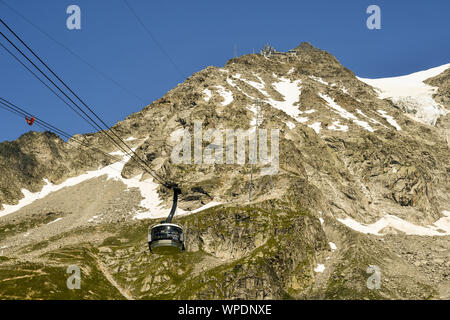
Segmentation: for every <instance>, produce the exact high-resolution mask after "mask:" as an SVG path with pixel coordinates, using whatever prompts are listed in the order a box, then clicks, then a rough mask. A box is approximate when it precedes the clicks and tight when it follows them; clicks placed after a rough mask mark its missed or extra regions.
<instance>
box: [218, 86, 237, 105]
mask: <svg viewBox="0 0 450 320" xmlns="http://www.w3.org/2000/svg"><path fill="white" fill-rule="evenodd" d="M216 88H217V92H218V93H219V94H220V96H221V97H222V98H223V101H222V106H227V105H229V104H230V103H231V102H233V93H232V92H231V91H229V90H227V89H225V88H224V87H223V86H221V85H218V86H216Z"/></svg>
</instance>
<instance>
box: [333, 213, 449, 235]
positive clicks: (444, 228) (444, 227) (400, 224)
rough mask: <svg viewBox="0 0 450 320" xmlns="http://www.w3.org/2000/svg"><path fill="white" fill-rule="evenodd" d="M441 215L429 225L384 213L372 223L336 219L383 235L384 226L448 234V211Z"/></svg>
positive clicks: (402, 230)
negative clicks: (421, 224)
mask: <svg viewBox="0 0 450 320" xmlns="http://www.w3.org/2000/svg"><path fill="white" fill-rule="evenodd" d="M443 215H444V216H443V217H442V218H440V219H439V220H437V221H436V222H435V223H434V224H433V225H431V226H425V227H424V226H418V225H415V224H413V223H411V222H408V221H406V220H403V219H401V218H399V217H397V216H394V215H390V214H388V215H386V216H384V217H382V218H381V219H379V220H378V221H377V222H375V223H372V224H362V223H360V222H358V221H356V220H354V219H352V218H349V217H347V218H345V219H338V220H339V221H340V222H341V223H343V224H345V225H346V226H347V227H349V228H351V229H353V230H355V231H358V232H361V233H365V234H373V235H376V236H382V235H384V234H383V233H382V232H381V231H382V230H383V229H384V228H386V227H391V228H394V229H396V230H398V231H400V232H404V233H405V234H407V235H419V236H448V235H450V212H449V211H443Z"/></svg>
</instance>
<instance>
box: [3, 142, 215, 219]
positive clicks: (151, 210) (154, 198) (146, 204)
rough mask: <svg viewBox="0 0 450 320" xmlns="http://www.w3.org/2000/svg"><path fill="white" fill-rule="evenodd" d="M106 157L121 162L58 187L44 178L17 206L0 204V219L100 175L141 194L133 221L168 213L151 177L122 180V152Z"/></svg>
mask: <svg viewBox="0 0 450 320" xmlns="http://www.w3.org/2000/svg"><path fill="white" fill-rule="evenodd" d="M110 154H114V155H116V156H122V157H123V161H121V162H116V163H113V164H111V165H109V166H106V167H103V168H99V169H98V170H94V171H88V172H86V173H85V174H82V175H79V176H77V177H73V178H69V179H67V180H66V181H64V182H63V183H60V184H57V185H55V184H53V183H51V182H49V181H48V180H47V179H44V182H45V185H44V186H43V188H42V190H41V191H39V192H35V193H32V192H30V191H28V190H26V189H22V193H23V195H24V197H23V198H22V199H21V200H19V203H18V204H16V205H3V207H4V209H3V210H1V211H0V217H2V216H6V215H8V214H11V213H14V212H16V211H18V210H20V209H22V208H24V207H25V206H28V205H30V204H32V203H33V202H34V201H36V200H39V199H42V198H44V197H46V196H47V195H49V194H51V193H52V192H56V191H58V190H61V189H63V188H66V187H72V186H75V185H77V184H79V183H82V182H84V181H88V180H90V179H94V178H99V177H101V176H105V175H106V177H107V179H108V180H110V179H113V180H115V181H121V182H122V183H124V184H125V185H126V186H127V187H128V188H138V189H139V191H140V192H141V195H142V197H143V198H144V199H143V200H142V201H141V203H140V206H141V207H142V208H143V210H141V211H138V212H136V215H135V217H134V218H136V219H147V218H151V219H154V218H162V217H166V216H167V215H168V214H169V212H170V208H165V207H163V206H162V205H161V204H162V200H161V199H160V198H159V195H158V192H157V188H158V186H159V185H158V184H157V183H155V182H154V181H153V178H149V179H146V180H142V174H141V175H138V176H136V177H133V178H130V179H125V178H123V177H122V173H121V172H122V170H123V167H124V166H125V163H126V160H127V159H128V156H127V155H124V153H123V152H120V151H117V152H112V153H110ZM220 204H221V203H219V202H209V203H207V204H206V205H204V206H203V207H200V208H198V209H196V210H193V211H184V210H182V209H177V215H185V214H191V213H196V212H200V211H202V210H204V209H207V208H210V207H213V206H216V205H220ZM61 219H62V218H58V219H56V220H54V221H52V222H50V223H54V222H57V221H59V220H61Z"/></svg>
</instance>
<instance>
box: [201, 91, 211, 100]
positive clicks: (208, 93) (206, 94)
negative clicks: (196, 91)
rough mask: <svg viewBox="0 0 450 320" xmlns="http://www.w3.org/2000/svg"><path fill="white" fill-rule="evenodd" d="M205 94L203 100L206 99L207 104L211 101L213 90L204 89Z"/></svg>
mask: <svg viewBox="0 0 450 320" xmlns="http://www.w3.org/2000/svg"><path fill="white" fill-rule="evenodd" d="M203 94H204V95H205V97H203V99H204V100H205V101H206V102H208V101H209V100H210V99H211V97H212V92H211V90H209V89H204V90H203Z"/></svg>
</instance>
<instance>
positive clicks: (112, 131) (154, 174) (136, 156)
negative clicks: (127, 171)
mask: <svg viewBox="0 0 450 320" xmlns="http://www.w3.org/2000/svg"><path fill="white" fill-rule="evenodd" d="M0 23H2V24H3V25H4V26H6V27H7V28H8V30H10V32H11V33H12V34H13V35H14V36H15V37H16V38H17V39H19V41H20V42H21V43H22V44H23V45H24V46H25V47H26V48H27V49H28V50H29V51H30V52H31V53H32V54H33V55H34V56H35V57H36V58H37V59H38V60H39V61H40V62H41V63H42V64H43V65H44V66H45V67H46V68H47V69H48V70H49V71H50V72H51V73H52V74H53V75H54V76H55V77H56V78H57V79H58V80H59V81H60V82H61V83H62V84H63V85H64V86H65V87H66V88H67V89H68V90H69V91H70V92H71V93H72V94H73V95H74V96H75V97H76V98H77V99H78V100H79V101H80V102H81V103H82V104H83V105H84V106H85V107H86V108H87V109H88V110H89V111H90V112H91V113H92V114H93V115H94V116H95V117H96V118H97V119H99V120H100V122H101V123H102V124H103V125H104V126H105V127H106V128H107V130H109V131H110V132H111V133H112V134H113V135H114V136H115V137H116V138H117V139H118V140H119V141H120V142H121V143H122V144H123V145H124V146H125V147H126V148H128V149H129V150H130V151H131V153H133V155H134V156H135V158H136V159H138V160H139V161H140V162H141V163H142V164H144V165H145V167H147V168H148V169H145V168H144V171H146V172H147V173H149V174H150V175H151V176H152V177H154V178H155V179H156V180H158V181H159V182H160V183H161V184H162V185H164V186H165V187H167V188H173V187H174V186H176V184H174V183H173V182H167V181H164V179H163V178H162V177H160V176H159V175H158V174H157V173H155V172H154V171H153V170H152V169H151V168H150V167H149V166H148V164H147V163H146V162H145V161H143V160H142V159H141V158H140V157H139V156H138V155H137V154H136V153H135V152H134V151H133V150H132V149H131V148H130V147H129V146H128V145H127V144H126V143H125V142H124V141H123V140H122V139H121V138H120V137H119V136H118V135H117V134H116V133H115V131H114V130H112V129H111V128H108V125H106V123H105V122H104V121H103V120H101V118H100V117H99V116H98V115H97V114H96V113H95V112H94V111H93V110H92V109H91V108H90V107H89V106H88V105H87V104H86V103H85V102H84V101H83V100H82V99H81V98H80V97H79V96H78V95H77V94H76V93H75V92H74V91H73V90H72V89H70V87H69V86H68V85H67V84H66V83H65V82H64V81H63V80H61V78H60V77H59V76H58V75H57V74H56V73H55V72H54V71H53V70H52V69H51V68H50V67H49V66H48V65H47V64H46V63H45V62H44V61H43V60H42V59H41V58H40V57H39V56H38V55H37V54H36V53H35V52H34V51H33V50H32V49H31V48H30V47H29V46H28V45H27V44H26V43H25V42H24V41H23V40H22V39H21V38H20V37H19V36H18V35H17V34H16V33H14V31H12V29H11V28H9V26H7V25H6V23H5V22H4V21H3V20H2V19H1V18H0ZM0 35H2V36H3V38H5V39H6V40H7V41H8V42H9V43H10V44H11V45H12V46H13V47H14V48H15V49H16V50H17V51H18V52H19V53H20V54H21V55H22V56H23V57H24V58H25V59H27V60H28V61H29V62H30V63H31V64H32V65H33V66H34V67H35V68H36V69H37V70H38V71H39V72H40V73H41V74H42V75H43V76H44V77H45V78H46V79H47V80H48V81H50V82H51V83H52V84H53V85H54V86H55V87H56V88H57V89H58V90H59V91H60V92H61V93H62V94H63V95H64V96H65V97H66V98H67V99H68V100H69V101H70V102H72V104H74V105H75V106H76V107H77V108H78V109H79V110H80V111H81V112H82V113H83V114H84V115H85V116H86V117H87V118H88V119H89V120H91V121H92V123H93V124H94V125H95V126H96V127H97V128H96V130H100V131H101V132H103V133H104V134H105V135H106V136H107V137H108V138H109V139H110V140H111V141H112V142H113V143H114V144H115V145H116V146H117V147H119V149H121V150H122V151H123V152H125V153H126V154H127V155H128V156H129V157H130V158H133V156H132V155H131V154H130V152H129V151H127V150H125V148H124V147H123V146H122V145H120V144H119V143H118V142H117V141H116V140H115V139H114V138H113V137H111V135H109V134H108V132H107V131H106V130H105V129H104V128H102V127H101V126H100V125H99V124H98V123H97V122H96V121H95V120H94V119H92V117H91V116H89V115H88V114H87V113H86V112H85V111H84V110H83V109H82V108H81V107H80V106H79V105H78V104H77V103H76V102H75V101H73V99H72V98H70V97H69V96H68V95H67V94H66V93H65V92H64V91H63V90H62V89H61V88H60V87H59V86H58V85H57V84H56V83H55V82H54V81H53V80H51V79H50V78H49V77H48V76H47V75H46V74H45V73H44V72H43V71H42V70H41V69H40V68H39V67H38V66H37V65H36V64H35V63H34V62H33V61H31V59H30V58H28V57H27V56H26V54H24V52H23V51H22V50H20V49H19V48H18V47H17V46H16V45H15V44H14V43H13V42H12V41H11V40H10V39H9V38H8V37H7V36H6V35H5V34H3V33H2V32H1V31H0ZM85 120H86V119H85ZM88 123H90V122H88ZM133 159H134V158H133ZM136 159H135V160H136ZM136 162H138V161H136ZM141 169H142V166H141Z"/></svg>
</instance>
